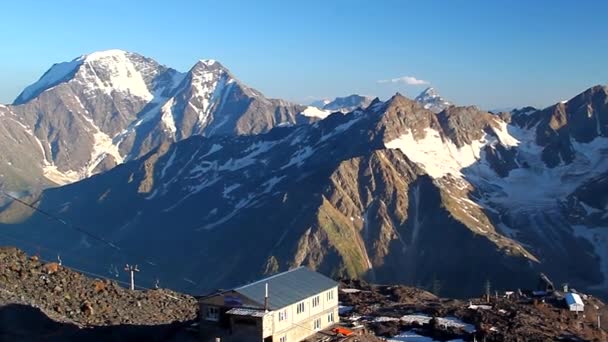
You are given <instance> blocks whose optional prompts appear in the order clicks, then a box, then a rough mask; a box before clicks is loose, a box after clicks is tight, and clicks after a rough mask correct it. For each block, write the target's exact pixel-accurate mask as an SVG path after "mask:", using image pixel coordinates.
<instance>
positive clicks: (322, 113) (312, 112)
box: [300, 106, 331, 119]
mask: <svg viewBox="0 0 608 342" xmlns="http://www.w3.org/2000/svg"><path fill="white" fill-rule="evenodd" d="M300 114H301V115H304V116H308V117H313V118H320V119H325V118H326V117H327V116H329V114H331V111H329V110H323V109H319V108H317V107H313V106H308V107H306V109H304V110H303V111H302V112H301V113H300Z"/></svg>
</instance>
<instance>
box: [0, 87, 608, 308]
mask: <svg viewBox="0 0 608 342" xmlns="http://www.w3.org/2000/svg"><path fill="white" fill-rule="evenodd" d="M607 137H608V87H602V86H597V87H593V88H591V89H589V90H587V91H585V92H583V93H581V94H579V95H577V96H576V97H574V98H573V99H571V100H569V101H567V102H564V103H558V104H556V105H554V106H551V107H549V108H546V109H543V110H538V111H533V112H530V111H526V112H521V113H512V114H511V115H500V116H498V115H494V114H490V113H487V112H484V111H481V110H479V109H478V108H476V107H454V106H451V107H448V108H446V109H445V110H443V111H441V112H440V113H438V114H436V113H433V112H431V111H430V110H427V109H425V108H424V107H423V105H422V104H420V103H418V102H417V101H412V100H409V99H407V98H404V97H402V96H400V95H396V96H394V97H392V98H391V99H390V100H388V101H386V102H381V101H379V100H375V101H374V102H372V103H371V104H370V105H369V106H368V107H367V108H366V109H361V110H356V111H354V112H352V113H350V114H348V115H340V114H335V115H330V116H328V117H327V118H326V119H323V120H320V121H317V122H315V123H313V124H311V125H299V126H293V127H278V128H275V129H273V130H271V131H270V132H268V133H266V134H260V135H244V136H236V137H225V136H209V137H205V136H193V137H191V138H189V139H185V140H183V141H181V142H179V143H176V144H163V145H161V146H160V147H159V148H157V149H154V150H152V151H151V152H150V153H149V154H147V155H145V156H143V157H142V158H140V159H137V160H133V161H132V162H129V163H125V164H123V165H121V166H119V167H116V168H114V169H112V170H110V171H108V172H106V173H103V174H101V175H99V176H97V177H92V178H89V179H86V180H84V181H82V182H79V183H77V184H73V185H71V186H66V187H61V188H58V189H52V190H48V191H45V192H44V193H43V195H42V197H41V198H40V199H39V206H40V208H42V209H44V210H46V211H47V212H51V213H61V217H63V218H65V219H66V220H68V221H70V222H74V223H76V224H86V225H87V227H88V228H89V229H91V230H93V231H94V232H97V233H99V234H103V236H106V237H108V238H109V239H110V240H111V241H112V242H113V243H115V244H117V245H119V246H121V247H122V248H123V249H125V250H129V251H130V255H129V256H124V255H122V254H121V253H110V252H108V251H107V248H106V247H104V246H103V245H100V244H96V243H95V242H93V241H90V240H89V239H86V238H83V236H82V234H79V233H77V232H73V231H70V230H66V229H65V227H62V226H61V225H60V224H55V223H53V222H49V221H48V219H47V218H45V217H43V216H38V215H33V216H28V215H31V214H30V213H23V212H22V211H19V210H18V209H19V208H20V207H18V206H17V205H14V206H11V207H8V208H7V209H5V210H4V211H3V212H2V213H1V214H0V219H2V220H3V221H4V222H6V221H7V220H8V219H11V220H12V221H14V222H18V224H15V225H3V226H2V229H4V230H5V231H6V232H10V233H11V234H13V235H14V236H16V237H20V238H25V239H28V240H29V241H31V242H32V245H36V243H37V242H40V241H44V242H45V244H46V245H49V244H51V245H52V246H49V247H52V248H54V249H58V250H62V251H64V252H65V253H71V254H73V255H77V256H79V257H81V259H82V263H83V265H82V266H83V267H84V266H87V267H92V266H91V265H84V263H86V260H90V259H91V258H93V259H94V260H96V264H95V265H93V266H95V267H97V270H98V271H100V272H103V271H104V270H105V269H106V268H107V267H108V265H111V264H121V263H125V262H127V261H128V259H129V258H133V254H138V255H143V256H146V257H150V258H153V256H154V255H157V253H156V251H158V250H162V251H163V260H162V263H157V264H156V265H155V266H153V265H150V266H148V267H149V270H148V272H150V273H152V274H155V275H156V274H161V275H162V277H163V279H162V280H163V282H164V284H167V285H170V286H173V287H176V288H180V289H184V290H190V291H195V292H200V291H202V290H204V289H211V288H217V287H222V286H228V285H230V284H234V283H242V282H244V281H247V280H250V279H255V278H257V277H258V276H259V275H260V274H263V273H271V272H274V271H277V270H283V269H286V268H288V267H292V266H296V265H307V266H310V267H312V268H315V269H319V270H321V271H323V272H325V273H327V274H334V275H348V276H359V277H364V278H367V279H370V280H373V281H376V282H381V283H395V282H401V283H407V284H418V285H421V286H430V285H431V284H432V283H433V282H435V281H439V282H440V283H441V285H442V289H445V290H444V292H442V294H444V295H447V296H468V295H475V294H479V292H480V291H481V289H482V287H483V284H484V283H485V282H486V280H490V281H491V282H492V285H493V287H494V288H496V289H513V288H525V287H531V288H532V287H534V286H535V285H536V280H537V274H538V272H540V271H542V272H545V273H547V274H549V276H550V277H552V278H553V280H554V281H556V282H557V283H561V282H568V283H569V284H571V285H572V286H574V287H576V288H578V289H583V290H585V291H594V292H595V293H598V294H603V295H606V294H607V293H608V290H607V289H608V284H607V279H608V267H607V266H606V265H608V255H607V254H606V251H608V246H607V245H606V244H607V243H608V242H607V241H608V236H607V235H606V232H605V229H604V228H605V227H606V224H608V222H607V221H606V218H607V217H608V207H607V206H606V203H607V201H608V196H606V193H607V192H606V190H608V188H607V184H608V182H607V181H606V179H607V178H608V161H607V160H608V159H606V155H607V153H608V138H607ZM33 200H35V199H33ZM118 208H120V210H118ZM108 212H112V213H114V214H113V215H104V213H108ZM90 217H95V220H90V219H86V218H90ZM25 228H27V229H25ZM58 231H61V232H62V236H61V238H58V237H56V236H55V235H53V236H49V233H48V232H58ZM142 236H145V237H146V243H145V244H141V243H140V242H139V240H140V237H142ZM36 239H39V240H36ZM237 247H238V248H237ZM128 262H134V261H128ZM175 265H180V267H175ZM200 270H205V271H204V272H201V271H200ZM184 278H186V279H188V280H189V281H184Z"/></svg>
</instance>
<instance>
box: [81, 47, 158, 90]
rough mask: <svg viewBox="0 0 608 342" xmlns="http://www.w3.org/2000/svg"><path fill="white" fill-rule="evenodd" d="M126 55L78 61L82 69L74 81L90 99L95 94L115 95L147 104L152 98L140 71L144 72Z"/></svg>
mask: <svg viewBox="0 0 608 342" xmlns="http://www.w3.org/2000/svg"><path fill="white" fill-rule="evenodd" d="M129 55H130V54H129V53H127V52H125V51H122V50H108V51H100V52H94V53H92V54H90V55H85V56H83V57H81V62H82V63H83V65H82V66H81V67H80V69H79V71H78V72H77V76H76V79H77V80H80V81H81V82H80V83H81V84H82V85H83V86H84V87H85V88H86V89H87V90H88V92H89V94H91V95H94V94H95V92H96V91H99V90H100V91H102V92H104V93H106V94H107V95H112V93H113V92H114V91H117V92H122V93H125V94H129V95H132V96H136V97H139V98H141V99H143V100H145V101H150V100H152V98H153V97H154V96H153V95H152V93H151V92H150V89H148V85H147V84H146V81H145V79H144V76H143V74H142V72H141V71H140V70H143V69H145V65H141V64H138V65H136V64H135V63H136V62H134V61H132V60H131V59H130V58H129Z"/></svg>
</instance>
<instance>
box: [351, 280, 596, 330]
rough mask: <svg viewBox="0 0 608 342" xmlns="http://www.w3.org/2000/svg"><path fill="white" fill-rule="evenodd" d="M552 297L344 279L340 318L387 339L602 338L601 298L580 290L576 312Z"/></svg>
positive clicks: (554, 296)
mask: <svg viewBox="0 0 608 342" xmlns="http://www.w3.org/2000/svg"><path fill="white" fill-rule="evenodd" d="M556 296H559V293H557V294H555V295H550V296H545V297H536V298H532V297H529V296H526V295H522V296H517V294H513V295H512V296H510V298H506V297H505V296H501V295H498V296H496V295H492V296H491V297H490V300H489V301H488V300H487V299H486V298H477V299H471V300H454V299H445V298H438V297H436V296H434V295H433V294H431V293H429V292H426V291H423V290H419V289H415V288H410V287H405V286H377V285H370V284H367V283H365V282H361V281H344V282H342V288H341V290H340V301H341V303H342V308H341V311H342V314H341V315H340V318H341V321H342V322H352V323H351V325H352V326H365V327H367V328H368V329H369V330H371V331H372V332H373V333H374V334H375V335H377V336H381V337H384V338H386V339H388V340H389V341H453V340H455V341H461V340H462V341H474V340H476V341H607V340H608V334H607V333H606V331H605V330H603V329H598V328H597V317H598V315H599V316H600V319H601V320H602V322H603V323H602V324H608V322H605V321H604V320H605V319H606V318H608V308H607V307H606V306H605V305H604V303H602V302H601V301H600V300H599V299H597V298H594V297H591V296H587V295H583V297H584V298H585V299H584V301H585V311H584V313H581V314H578V315H577V314H576V313H574V312H570V311H568V310H567V309H566V306H565V304H564V302H563V300H560V299H558V298H557V297H556ZM516 297H517V298H516ZM408 337H409V338H408ZM425 337H428V339H425ZM416 338H418V339H416Z"/></svg>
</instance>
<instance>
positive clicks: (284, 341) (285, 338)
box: [279, 336, 287, 342]
mask: <svg viewBox="0 0 608 342" xmlns="http://www.w3.org/2000/svg"><path fill="white" fill-rule="evenodd" d="M279 342H287V336H281V338H279Z"/></svg>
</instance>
